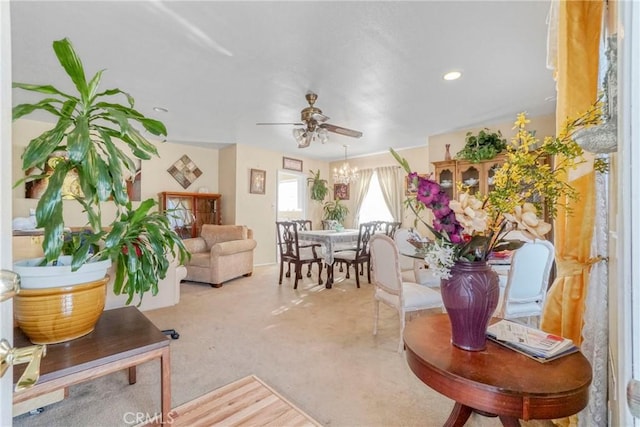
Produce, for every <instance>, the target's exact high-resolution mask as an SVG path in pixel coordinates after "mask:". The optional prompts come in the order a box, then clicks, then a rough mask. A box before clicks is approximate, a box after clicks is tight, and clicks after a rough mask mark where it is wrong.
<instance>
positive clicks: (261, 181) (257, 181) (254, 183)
mask: <svg viewBox="0 0 640 427" xmlns="http://www.w3.org/2000/svg"><path fill="white" fill-rule="evenodd" d="M266 183H267V171H264V170H261V169H251V178H250V181H249V193H251V194H264V189H265V186H266Z"/></svg>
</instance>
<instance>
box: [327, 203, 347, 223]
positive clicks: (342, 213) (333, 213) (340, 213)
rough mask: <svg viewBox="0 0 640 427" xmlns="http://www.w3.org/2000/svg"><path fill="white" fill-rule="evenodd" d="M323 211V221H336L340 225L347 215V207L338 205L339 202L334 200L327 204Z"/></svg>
mask: <svg viewBox="0 0 640 427" xmlns="http://www.w3.org/2000/svg"><path fill="white" fill-rule="evenodd" d="M322 209H323V211H324V219H328V220H334V221H338V222H339V223H340V224H342V223H343V222H344V220H345V218H346V217H347V215H348V214H349V209H348V208H347V206H345V205H343V204H342V203H340V200H334V201H333V202H327V203H325V204H324V206H323V207H322Z"/></svg>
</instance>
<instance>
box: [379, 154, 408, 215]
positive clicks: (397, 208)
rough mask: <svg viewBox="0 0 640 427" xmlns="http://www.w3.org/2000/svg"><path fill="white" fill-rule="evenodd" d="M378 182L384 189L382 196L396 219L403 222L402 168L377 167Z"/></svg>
mask: <svg viewBox="0 0 640 427" xmlns="http://www.w3.org/2000/svg"><path fill="white" fill-rule="evenodd" d="M376 172H377V173H378V182H379V183H380V188H381V189H382V196H383V197H384V201H385V203H386V204H387V208H389V212H391V216H392V217H393V220H394V221H397V222H402V186H401V181H400V168H399V167H397V166H385V167H380V168H376Z"/></svg>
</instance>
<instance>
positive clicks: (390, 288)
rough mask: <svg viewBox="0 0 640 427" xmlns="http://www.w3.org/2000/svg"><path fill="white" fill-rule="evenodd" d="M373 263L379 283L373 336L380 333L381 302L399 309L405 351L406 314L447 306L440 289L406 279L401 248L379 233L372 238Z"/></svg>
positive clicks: (401, 342) (401, 340)
mask: <svg viewBox="0 0 640 427" xmlns="http://www.w3.org/2000/svg"><path fill="white" fill-rule="evenodd" d="M369 247H370V251H371V265H372V276H373V277H372V283H373V285H374V286H375V293H374V301H375V313H374V322H373V335H377V333H378V319H379V315H380V302H383V303H385V304H387V305H388V306H390V307H393V308H395V309H396V310H397V311H398V315H399V316H400V343H399V344H398V352H402V348H403V339H402V333H403V332H404V325H405V317H406V314H407V313H409V312H413V311H419V310H426V309H430V308H441V309H444V303H443V302H442V296H441V295H440V292H438V291H434V290H433V289H430V288H428V287H426V286H421V285H419V284H417V283H413V282H405V281H403V280H402V277H401V272H400V263H399V257H400V254H399V252H398V247H397V246H396V244H395V242H394V241H393V239H392V238H390V237H388V236H386V235H384V234H376V235H374V236H373V237H371V240H370V241H369Z"/></svg>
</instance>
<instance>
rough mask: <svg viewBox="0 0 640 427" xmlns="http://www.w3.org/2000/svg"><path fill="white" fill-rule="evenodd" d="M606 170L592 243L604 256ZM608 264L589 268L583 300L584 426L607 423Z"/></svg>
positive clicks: (596, 252) (599, 179) (599, 183)
mask: <svg viewBox="0 0 640 427" xmlns="http://www.w3.org/2000/svg"><path fill="white" fill-rule="evenodd" d="M607 180H608V173H597V174H596V223H595V230H594V233H593V241H592V242H591V254H592V255H591V256H593V257H596V256H600V257H603V258H604V259H606V257H607V256H608V254H609V246H608V233H609V221H608V209H609V205H608V200H609V189H608V185H607ZM607 268H608V265H607V263H606V262H605V261H600V262H598V263H596V264H594V265H593V267H592V268H591V276H590V279H589V289H588V291H587V299H586V301H585V311H584V326H583V328H582V337H583V341H582V346H581V347H580V349H581V350H582V353H583V354H584V356H585V357H586V358H587V359H588V360H589V362H590V363H591V366H592V368H593V380H592V381H591V386H590V388H589V404H588V405H587V407H586V408H585V409H584V410H583V411H582V412H580V416H579V417H578V425H579V426H585V427H592V426H606V425H607V387H608V369H607V368H608V363H607V362H608V348H609V335H608V323H607V322H606V319H608V318H609V304H608V300H609V294H608V288H607V286H608V283H609V273H608V271H607Z"/></svg>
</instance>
